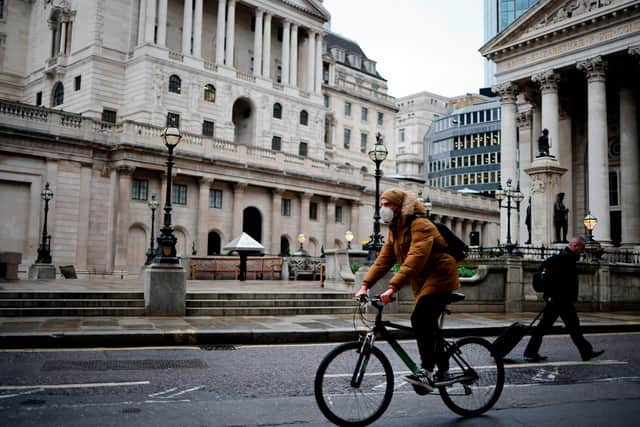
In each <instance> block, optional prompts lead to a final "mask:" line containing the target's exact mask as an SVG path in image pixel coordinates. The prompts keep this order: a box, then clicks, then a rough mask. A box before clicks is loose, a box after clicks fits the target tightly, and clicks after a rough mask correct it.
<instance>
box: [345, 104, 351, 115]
mask: <svg viewBox="0 0 640 427" xmlns="http://www.w3.org/2000/svg"><path fill="white" fill-rule="evenodd" d="M344 116H345V117H351V103H350V102H345V103H344Z"/></svg>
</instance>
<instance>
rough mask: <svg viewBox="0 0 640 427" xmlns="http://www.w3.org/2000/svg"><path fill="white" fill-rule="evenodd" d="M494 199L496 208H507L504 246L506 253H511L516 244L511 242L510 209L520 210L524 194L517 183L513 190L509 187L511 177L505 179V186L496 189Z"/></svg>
mask: <svg viewBox="0 0 640 427" xmlns="http://www.w3.org/2000/svg"><path fill="white" fill-rule="evenodd" d="M496 199H497V200H498V208H506V209H507V243H506V245H505V248H506V249H507V253H508V254H509V255H511V254H512V253H513V249H514V248H515V246H516V245H514V244H513V243H512V242H511V209H516V211H518V212H520V202H521V201H522V200H523V199H524V195H523V194H522V193H521V192H520V185H519V184H518V188H516V189H515V190H513V189H512V188H511V178H509V179H508V180H507V188H506V189H502V187H500V189H498V190H497V191H496ZM503 200H506V203H507V204H506V205H503V204H502V201H503ZM512 200H513V201H514V202H516V206H513V205H512V204H511V201H512Z"/></svg>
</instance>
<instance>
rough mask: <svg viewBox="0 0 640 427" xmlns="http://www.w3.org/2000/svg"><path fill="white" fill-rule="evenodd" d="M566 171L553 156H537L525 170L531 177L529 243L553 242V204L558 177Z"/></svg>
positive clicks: (543, 243)
mask: <svg viewBox="0 0 640 427" xmlns="http://www.w3.org/2000/svg"><path fill="white" fill-rule="evenodd" d="M566 171H567V169H566V168H563V167H561V166H560V163H559V162H558V160H557V159H556V158H555V157H550V156H545V157H538V158H536V159H535V160H534V161H533V162H532V163H531V167H529V168H527V169H525V172H526V173H527V174H528V175H529V176H530V177H531V180H530V182H529V187H530V190H531V243H532V244H533V246H541V245H545V246H547V247H548V246H550V245H551V243H552V242H553V238H554V237H553V233H554V225H553V204H554V203H555V201H556V197H557V195H558V193H560V192H561V190H560V178H561V177H562V175H564V173H565V172H566Z"/></svg>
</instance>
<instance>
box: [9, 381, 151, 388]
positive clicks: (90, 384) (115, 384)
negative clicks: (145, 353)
mask: <svg viewBox="0 0 640 427" xmlns="http://www.w3.org/2000/svg"><path fill="white" fill-rule="evenodd" d="M146 384H151V382H150V381H128V382H120V383H86V384H34V385H3V386H0V390H29V389H34V388H35V389H42V390H51V389H64V388H97V387H126V386H132V385H146Z"/></svg>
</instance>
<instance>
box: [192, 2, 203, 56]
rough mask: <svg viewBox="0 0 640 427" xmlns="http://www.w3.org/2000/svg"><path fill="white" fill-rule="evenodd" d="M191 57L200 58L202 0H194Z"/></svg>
mask: <svg viewBox="0 0 640 427" xmlns="http://www.w3.org/2000/svg"><path fill="white" fill-rule="evenodd" d="M193 56H195V57H197V58H201V57H202V0H196V8H195V10H194V12H193Z"/></svg>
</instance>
